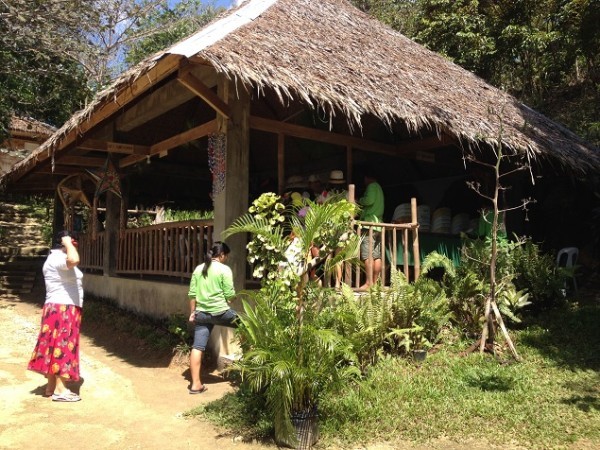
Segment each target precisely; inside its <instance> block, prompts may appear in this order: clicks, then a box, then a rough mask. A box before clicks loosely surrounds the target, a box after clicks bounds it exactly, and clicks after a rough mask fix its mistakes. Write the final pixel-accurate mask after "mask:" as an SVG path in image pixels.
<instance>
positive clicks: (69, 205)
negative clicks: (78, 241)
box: [57, 174, 92, 231]
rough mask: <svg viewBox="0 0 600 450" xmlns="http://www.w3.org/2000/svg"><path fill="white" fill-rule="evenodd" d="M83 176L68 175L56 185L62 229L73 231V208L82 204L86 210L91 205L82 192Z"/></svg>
mask: <svg viewBox="0 0 600 450" xmlns="http://www.w3.org/2000/svg"><path fill="white" fill-rule="evenodd" d="M83 176H85V175H83V174H75V175H69V176H68V177H66V178H64V179H63V180H62V181H61V182H60V183H58V187H57V193H58V198H59V199H60V201H61V203H62V205H63V210H64V227H65V229H66V230H69V231H73V228H74V216H75V206H76V205H77V204H78V203H83V204H84V205H86V206H87V207H88V208H91V207H92V205H91V203H90V201H89V200H88V198H87V195H86V194H85V192H84V190H83Z"/></svg>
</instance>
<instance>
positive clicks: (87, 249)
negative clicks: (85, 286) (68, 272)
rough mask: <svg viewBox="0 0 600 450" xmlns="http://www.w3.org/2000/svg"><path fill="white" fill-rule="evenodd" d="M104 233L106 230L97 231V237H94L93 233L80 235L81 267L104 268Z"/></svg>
mask: <svg viewBox="0 0 600 450" xmlns="http://www.w3.org/2000/svg"><path fill="white" fill-rule="evenodd" d="M104 233H105V232H104V231H100V232H98V233H96V239H92V235H91V233H85V234H83V233H82V234H80V235H79V247H78V250H79V259H80V261H81V262H80V263H79V267H80V268H82V269H91V270H102V269H103V268H104Z"/></svg>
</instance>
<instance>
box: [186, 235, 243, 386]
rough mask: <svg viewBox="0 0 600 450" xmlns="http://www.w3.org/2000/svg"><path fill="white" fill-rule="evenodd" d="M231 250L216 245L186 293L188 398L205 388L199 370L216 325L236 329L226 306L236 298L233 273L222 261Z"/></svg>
mask: <svg viewBox="0 0 600 450" xmlns="http://www.w3.org/2000/svg"><path fill="white" fill-rule="evenodd" d="M229 253H230V249H229V246H228V245H227V244H225V243H224V242H219V241H217V242H215V243H214V245H213V247H212V248H211V250H210V251H209V252H208V253H207V254H206V255H205V257H204V263H202V264H200V265H199V266H198V267H196V269H195V270H194V273H193V274H192V279H191V281H190V290H189V292H188V297H189V302H190V317H189V321H190V322H192V323H193V324H194V343H193V345H192V351H191V353H190V372H191V376H192V384H191V386H190V387H189V389H188V392H189V393H190V394H201V393H202V392H204V391H206V390H207V389H208V388H207V387H206V386H205V385H203V384H202V381H201V379H200V369H201V367H202V355H203V353H204V352H205V351H206V345H207V344H208V339H209V337H210V333H211V331H212V329H213V327H214V326H215V325H221V326H225V327H231V328H235V327H237V317H238V316H237V313H236V312H235V311H234V310H233V309H231V308H230V307H229V304H228V302H229V301H230V300H231V299H232V298H233V297H234V296H235V289H234V286H233V273H232V271H231V269H230V268H229V266H226V265H225V261H227V258H228V256H229Z"/></svg>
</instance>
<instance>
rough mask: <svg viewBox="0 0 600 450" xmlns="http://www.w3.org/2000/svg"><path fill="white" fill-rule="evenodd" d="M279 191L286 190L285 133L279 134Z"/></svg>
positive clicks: (281, 192)
mask: <svg viewBox="0 0 600 450" xmlns="http://www.w3.org/2000/svg"><path fill="white" fill-rule="evenodd" d="M277 190H278V191H277V193H278V194H279V195H281V194H283V193H284V192H285V134H283V133H279V134H278V135H277Z"/></svg>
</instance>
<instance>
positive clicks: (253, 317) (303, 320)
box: [223, 193, 360, 446]
mask: <svg viewBox="0 0 600 450" xmlns="http://www.w3.org/2000/svg"><path fill="white" fill-rule="evenodd" d="M279 200H280V199H279V197H278V196H276V195H275V194H271V193H269V194H263V195H262V196H261V197H259V198H258V199H257V200H256V201H254V202H253V204H252V206H251V207H250V209H249V213H248V214H245V215H243V216H241V217H240V218H238V219H237V220H236V221H235V222H234V223H233V224H232V225H231V226H230V227H229V228H228V229H227V230H225V232H224V236H223V237H224V238H227V237H228V236H231V235H233V234H236V233H250V234H251V236H252V239H251V240H250V242H249V243H248V245H247V249H248V259H249V262H250V263H251V264H253V265H254V276H255V277H257V278H260V279H261V284H262V288H261V289H260V290H259V291H257V292H254V293H251V294H248V295H249V298H248V300H245V301H244V303H243V308H244V314H242V315H241V318H240V326H239V328H238V334H239V336H240V342H241V345H242V350H243V356H242V358H241V359H240V360H239V361H238V362H236V363H235V364H234V365H233V366H232V368H231V370H234V371H237V372H239V373H240V375H241V378H242V381H243V382H244V383H246V384H247V385H248V386H249V388H250V389H251V390H252V391H253V392H256V393H259V394H261V395H264V396H265V398H266V404H267V408H268V409H269V412H270V413H271V416H272V418H273V423H274V428H275V437H276V440H277V441H278V442H279V443H281V444H283V445H291V446H295V445H296V444H297V437H296V433H295V432H294V431H295V430H294V427H293V424H292V416H293V415H294V413H298V412H306V411H311V410H314V409H315V408H316V405H317V402H318V399H319V397H320V396H321V395H323V394H325V393H326V392H329V391H331V390H332V389H335V388H336V387H337V386H340V385H341V383H342V382H343V381H344V380H347V379H349V378H351V377H353V376H357V375H358V374H359V373H360V372H359V370H358V368H357V367H356V364H355V361H356V356H355V354H354V352H353V351H352V345H351V343H350V342H349V341H348V340H347V339H346V338H344V337H343V336H341V335H340V334H339V333H337V332H336V331H334V330H332V329H330V328H327V327H326V326H324V325H325V324H324V323H323V321H322V318H321V316H320V311H321V307H322V306H323V304H324V303H326V301H325V302H323V298H322V297H321V296H320V294H319V292H321V293H322V292H328V291H323V290H319V289H315V288H314V287H315V283H314V282H312V281H311V280H310V279H309V273H310V271H311V270H312V269H313V268H314V267H315V266H316V265H318V264H320V263H323V264H324V267H325V271H326V273H332V272H333V271H334V270H335V265H336V264H340V263H341V262H344V261H348V262H355V261H356V255H357V254H358V252H357V250H358V245H359V240H358V237H357V236H356V235H354V234H352V233H351V232H350V231H349V230H350V229H351V227H350V225H351V221H352V218H353V217H354V215H355V213H356V207H355V206H354V205H353V204H351V203H349V202H348V201H346V200H344V199H342V200H339V201H335V202H325V203H324V204H316V203H313V202H310V201H306V202H305V204H304V205H303V206H304V207H305V208H306V209H305V211H306V214H305V215H304V217H303V218H301V217H300V216H299V215H298V214H297V212H298V208H288V209H287V210H286V209H285V207H284V206H283V204H282V203H281V202H280V201H279Z"/></svg>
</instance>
